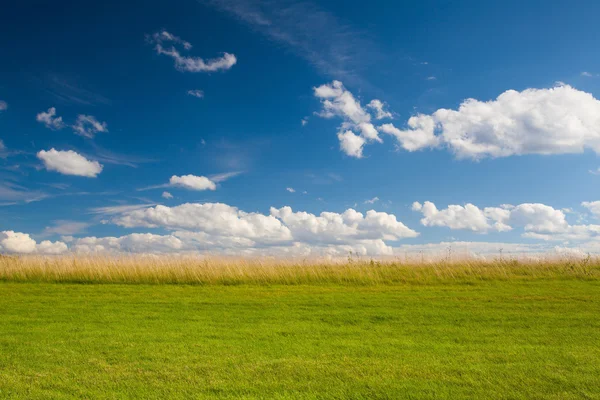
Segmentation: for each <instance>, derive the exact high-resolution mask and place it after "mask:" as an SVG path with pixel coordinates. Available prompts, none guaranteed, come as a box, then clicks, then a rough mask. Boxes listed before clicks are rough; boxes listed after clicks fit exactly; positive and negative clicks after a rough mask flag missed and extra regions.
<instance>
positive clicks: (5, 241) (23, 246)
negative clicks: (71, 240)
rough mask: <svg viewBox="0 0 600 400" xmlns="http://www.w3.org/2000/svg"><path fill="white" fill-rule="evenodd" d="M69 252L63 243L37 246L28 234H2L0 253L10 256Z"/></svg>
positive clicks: (8, 232)
mask: <svg viewBox="0 0 600 400" xmlns="http://www.w3.org/2000/svg"><path fill="white" fill-rule="evenodd" d="M67 250H68V248H67V245H66V244H64V243H62V242H50V241H47V240H45V241H43V242H42V243H40V244H37V243H36V241H35V240H33V239H32V238H31V237H30V236H29V235H28V234H26V233H21V232H14V231H3V232H0V252H3V253H10V254H61V253H64V252H66V251H67Z"/></svg>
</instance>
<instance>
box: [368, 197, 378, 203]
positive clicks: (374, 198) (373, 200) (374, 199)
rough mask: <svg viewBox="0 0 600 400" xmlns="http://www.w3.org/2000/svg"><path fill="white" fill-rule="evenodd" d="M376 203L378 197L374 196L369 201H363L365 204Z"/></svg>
mask: <svg viewBox="0 0 600 400" xmlns="http://www.w3.org/2000/svg"><path fill="white" fill-rule="evenodd" d="M378 201H379V197H377V196H375V197H373V198H372V199H370V200H365V204H375V203H376V202H378Z"/></svg>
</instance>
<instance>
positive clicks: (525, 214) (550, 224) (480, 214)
mask: <svg viewBox="0 0 600 400" xmlns="http://www.w3.org/2000/svg"><path fill="white" fill-rule="evenodd" d="M595 203H596V202H591V203H588V202H584V203H583V206H584V207H588V208H589V209H591V210H593V209H594V208H595V207H596V206H597V204H595ZM412 209H413V210H414V211H419V212H421V213H422V214H423V218H422V219H421V224H423V225H424V226H442V227H447V228H450V229H463V230H470V231H473V232H479V233H487V232H490V231H497V232H504V231H508V230H511V229H513V228H514V227H520V228H522V229H523V233H522V234H521V236H522V237H524V238H529V239H538V240H548V241H582V240H590V239H593V238H596V237H598V238H599V239H600V236H599V235H600V225H571V224H569V223H568V221H567V219H566V216H565V212H564V211H563V210H557V209H555V208H553V207H551V206H548V205H545V204H540V203H523V204H519V205H517V206H511V205H503V206H500V207H486V208H484V209H480V208H478V207H477V206H475V205H473V204H467V205H465V206H459V205H449V206H448V207H447V208H446V209H443V210H438V209H437V207H436V206H435V204H433V203H432V202H429V201H426V202H425V203H424V204H420V203H418V202H415V203H413V207H412Z"/></svg>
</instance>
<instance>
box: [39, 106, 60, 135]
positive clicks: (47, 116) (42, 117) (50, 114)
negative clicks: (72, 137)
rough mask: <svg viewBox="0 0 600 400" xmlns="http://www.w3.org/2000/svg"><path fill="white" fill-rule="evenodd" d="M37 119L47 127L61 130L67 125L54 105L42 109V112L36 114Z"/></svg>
mask: <svg viewBox="0 0 600 400" xmlns="http://www.w3.org/2000/svg"><path fill="white" fill-rule="evenodd" d="M35 120H36V121H37V122H40V123H42V124H44V125H45V126H46V128H48V129H52V130H60V129H62V128H64V127H65V126H66V125H65V123H64V122H63V119H62V117H57V116H56V108H54V107H50V108H49V109H48V111H46V112H43V111H42V112H41V113H39V114H38V115H36V117H35Z"/></svg>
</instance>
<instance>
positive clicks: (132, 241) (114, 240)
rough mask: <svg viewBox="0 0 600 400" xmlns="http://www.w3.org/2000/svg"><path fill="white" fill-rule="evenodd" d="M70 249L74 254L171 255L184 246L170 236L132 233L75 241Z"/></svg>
mask: <svg viewBox="0 0 600 400" xmlns="http://www.w3.org/2000/svg"><path fill="white" fill-rule="evenodd" d="M71 249H72V251H73V252H75V253H105V252H123V253H171V252H179V251H181V250H184V244H183V242H182V241H181V240H180V239H178V238H176V237H175V236H172V235H165V236H161V235H154V234H151V233H132V234H130V235H126V236H121V237H104V238H97V237H87V238H82V239H77V240H75V242H74V243H73V244H72V246H71Z"/></svg>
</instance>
